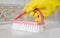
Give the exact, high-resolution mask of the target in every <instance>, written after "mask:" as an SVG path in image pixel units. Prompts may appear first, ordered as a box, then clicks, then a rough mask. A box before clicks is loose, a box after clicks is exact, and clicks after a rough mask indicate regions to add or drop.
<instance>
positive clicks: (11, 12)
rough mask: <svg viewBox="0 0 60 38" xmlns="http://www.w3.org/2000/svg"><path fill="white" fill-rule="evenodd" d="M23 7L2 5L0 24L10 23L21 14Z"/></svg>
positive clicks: (0, 8) (0, 6)
mask: <svg viewBox="0 0 60 38" xmlns="http://www.w3.org/2000/svg"><path fill="white" fill-rule="evenodd" d="M22 8H23V6H20V5H17V6H16V5H12V4H11V5H0V22H4V21H10V20H11V19H13V18H14V17H15V16H17V15H18V14H19V12H20V11H21V10H22Z"/></svg>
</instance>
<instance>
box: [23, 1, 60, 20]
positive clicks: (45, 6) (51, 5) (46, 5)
mask: <svg viewBox="0 0 60 38" xmlns="http://www.w3.org/2000/svg"><path fill="white" fill-rule="evenodd" d="M58 6H60V0H31V1H30V2H29V3H28V4H27V5H26V6H25V7H24V8H23V10H26V11H27V12H29V13H30V16H34V17H35V18H36V20H35V21H38V14H37V13H35V12H34V11H33V10H35V9H36V8H37V9H39V10H40V11H41V12H42V14H43V16H44V17H47V16H49V15H50V14H52V13H53V11H55V10H56V8H57V7H58Z"/></svg>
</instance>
